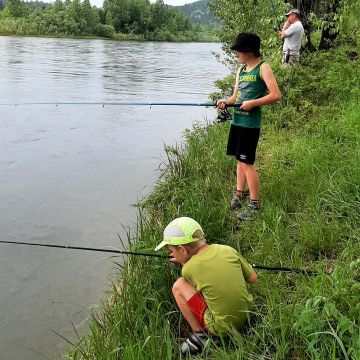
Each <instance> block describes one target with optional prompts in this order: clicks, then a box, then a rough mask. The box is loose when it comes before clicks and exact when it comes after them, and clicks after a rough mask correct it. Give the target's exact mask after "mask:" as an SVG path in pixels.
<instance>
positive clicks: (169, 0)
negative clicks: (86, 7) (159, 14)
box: [47, 0, 197, 7]
mask: <svg viewBox="0 0 360 360" xmlns="http://www.w3.org/2000/svg"><path fill="white" fill-rule="evenodd" d="M155 1H156V0H150V2H155ZM195 1H197V0H165V1H164V2H165V4H168V5H184V4H190V3H192V2H195ZM47 2H53V1H47ZM103 2H104V0H90V3H91V5H95V6H97V7H102V4H103Z"/></svg>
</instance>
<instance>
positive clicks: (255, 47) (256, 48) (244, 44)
mask: <svg viewBox="0 0 360 360" xmlns="http://www.w3.org/2000/svg"><path fill="white" fill-rule="evenodd" d="M260 43H261V40H260V38H259V36H257V35H256V34H253V33H247V32H242V33H240V34H238V36H237V37H236V40H235V43H234V45H233V46H232V47H231V50H236V51H241V52H252V53H254V54H255V55H257V56H260Z"/></svg>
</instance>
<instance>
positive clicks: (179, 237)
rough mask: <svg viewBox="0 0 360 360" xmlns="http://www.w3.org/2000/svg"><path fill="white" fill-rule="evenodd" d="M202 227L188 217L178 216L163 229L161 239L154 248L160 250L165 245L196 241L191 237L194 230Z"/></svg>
mask: <svg viewBox="0 0 360 360" xmlns="http://www.w3.org/2000/svg"><path fill="white" fill-rule="evenodd" d="M197 230H200V231H201V232H202V233H204V232H203V229H202V228H201V226H200V224H199V223H198V222H196V221H195V220H194V219H192V218H189V217H185V216H184V217H179V218H177V219H175V220H173V221H172V222H171V223H170V224H169V225H168V226H167V227H166V228H165V230H164V238H163V241H162V242H161V243H160V244H159V245H158V246H157V247H156V248H155V251H158V250H160V249H161V248H162V247H164V246H165V245H185V244H189V243H192V242H195V241H197V240H198V239H197V238H193V235H194V232H195V231H197Z"/></svg>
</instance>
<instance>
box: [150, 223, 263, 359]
mask: <svg viewBox="0 0 360 360" xmlns="http://www.w3.org/2000/svg"><path fill="white" fill-rule="evenodd" d="M164 246H167V248H168V251H169V253H170V257H171V258H170V261H172V262H173V263H175V264H180V265H181V266H182V270H181V274H182V277H180V278H179V279H177V280H176V282H175V283H174V285H173V289H172V292H173V295H174V297H175V300H176V303H177V305H178V307H179V310H180V312H181V313H182V315H183V316H184V318H185V319H186V321H187V322H188V323H189V325H190V327H191V329H192V333H191V335H190V336H189V337H188V338H187V339H186V341H184V342H183V343H182V345H181V352H182V354H183V355H185V354H198V353H201V352H202V351H203V349H204V347H205V345H206V343H207V340H208V333H210V334H213V335H216V336H224V335H226V334H227V332H228V331H229V329H231V328H233V327H235V328H239V327H240V326H241V325H242V324H243V323H244V322H245V321H246V320H247V319H248V314H249V309H250V307H251V305H252V302H253V298H252V295H251V294H250V293H249V292H248V290H247V288H246V283H245V282H249V283H255V282H256V280H257V275H256V273H255V271H254V270H253V268H252V267H251V265H250V264H249V263H248V262H247V261H246V260H245V259H244V258H243V257H242V256H241V255H240V254H239V253H238V252H237V251H236V250H235V249H233V248H232V247H230V246H225V245H219V244H212V245H208V244H207V243H206V240H205V238H204V232H203V230H202V228H201V226H200V225H199V224H198V223H197V222H196V221H195V220H193V219H191V218H189V217H180V218H177V219H175V220H173V221H172V222H171V223H170V224H169V225H168V226H167V227H166V228H165V230H164V239H163V241H162V242H161V243H160V244H159V245H158V246H157V247H156V248H155V250H156V251H157V250H159V249H161V248H162V247H164Z"/></svg>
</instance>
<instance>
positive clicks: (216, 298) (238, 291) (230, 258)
mask: <svg viewBox="0 0 360 360" xmlns="http://www.w3.org/2000/svg"><path fill="white" fill-rule="evenodd" d="M253 272H254V270H253V268H252V267H251V265H250V264H249V263H248V262H247V261H246V260H245V259H244V258H243V257H242V256H241V255H240V254H239V253H238V252H237V251H236V250H235V249H233V248H232V247H230V246H225V245H219V244H213V245H210V246H209V247H208V248H207V249H206V250H203V251H201V252H199V253H198V254H196V255H194V256H193V257H192V258H191V259H190V260H189V261H188V262H187V263H186V264H185V265H184V266H183V268H182V276H183V277H184V278H185V279H186V280H187V281H189V282H190V283H191V284H192V285H193V286H194V287H196V289H197V290H198V291H199V292H201V293H202V295H203V296H204V298H205V301H206V303H207V304H208V309H207V310H206V312H205V315H204V320H205V323H206V326H207V328H208V329H209V331H210V332H211V333H212V334H214V335H225V334H226V332H227V330H228V328H229V326H235V327H236V328H238V327H239V326H240V325H242V324H243V323H244V321H245V320H246V319H247V318H248V311H249V309H250V307H251V304H252V302H253V297H252V295H251V294H250V293H249V292H248V290H247V288H246V284H245V279H248V278H249V276H250V275H251V274H252V273H253Z"/></svg>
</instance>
